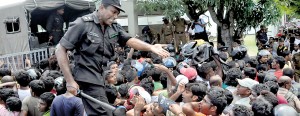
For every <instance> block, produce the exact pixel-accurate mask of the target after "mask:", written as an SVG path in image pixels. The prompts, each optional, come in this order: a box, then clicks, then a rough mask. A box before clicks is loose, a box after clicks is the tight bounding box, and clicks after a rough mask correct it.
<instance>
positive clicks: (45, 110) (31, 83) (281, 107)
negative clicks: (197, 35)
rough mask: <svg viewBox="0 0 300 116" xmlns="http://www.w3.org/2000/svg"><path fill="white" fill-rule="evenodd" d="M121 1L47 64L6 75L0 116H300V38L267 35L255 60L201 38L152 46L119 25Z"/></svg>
mask: <svg viewBox="0 0 300 116" xmlns="http://www.w3.org/2000/svg"><path fill="white" fill-rule="evenodd" d="M116 1H118V0H102V3H101V5H100V6H99V10H98V11H95V12H94V13H92V14H89V15H86V16H83V17H82V18H78V19H77V20H76V21H75V22H73V23H72V24H71V26H70V28H69V29H68V31H67V32H66V34H65V35H64V36H63V37H62V38H61V40H60V42H59V44H58V45H57V47H56V49H57V50H56V53H55V54H53V55H52V56H51V57H50V58H49V59H45V60H42V61H40V62H39V63H36V64H31V65H28V66H30V67H26V68H25V69H21V70H18V71H11V70H10V69H9V68H7V67H5V66H2V67H1V66H0V67H1V68H0V79H1V83H0V116H74V115H75V116H85V115H88V116H93V115H96V116H97V115H117V116H122V115H127V116H298V115H299V114H298V113H300V101H299V98H300V84H299V74H300V52H299V51H300V50H299V43H300V37H299V35H300V31H299V30H294V31H293V32H292V33H290V32H289V31H282V33H280V34H278V35H276V37H270V38H268V37H267V36H266V32H267V31H266V28H265V27H264V26H261V30H260V31H259V32H257V35H256V38H257V45H258V48H259V52H258V53H257V56H256V57H249V56H248V55H247V48H246V47H245V46H243V45H241V42H239V41H235V44H234V46H233V48H232V50H230V49H231V48H228V47H226V46H219V47H218V48H217V49H215V48H214V47H213V45H210V43H209V42H207V40H205V41H204V40H201V39H196V40H191V41H189V42H187V43H186V44H184V45H177V44H176V45H174V46H172V45H171V46H170V45H169V46H163V45H150V44H147V43H145V42H142V41H140V40H138V39H136V38H131V37H130V36H129V35H128V34H127V33H125V31H124V30H123V29H122V28H121V27H120V26H119V25H117V24H116V23H113V20H112V19H111V18H112V17H113V18H116V16H117V15H118V14H119V12H120V11H123V10H122V9H121V7H120V4H119V3H118V2H116ZM99 17H100V18H99ZM99 19H101V20H99ZM94 24H99V25H100V26H97V25H94ZM105 24H109V25H111V26H105ZM183 24H185V23H184V22H183ZM201 25H202V24H201ZM98 29H99V30H100V31H99V30H98ZM94 30H98V31H99V32H98V31H97V32H96V31H94ZM101 31H102V33H101ZM181 31H184V29H182V30H181ZM115 32H118V33H115ZM83 33H84V34H83ZM177 34H182V33H177ZM166 36H167V35H166ZM96 37H98V38H99V37H102V38H103V40H102V39H101V40H99V39H96ZM117 37H119V38H117ZM82 38H85V39H82ZM116 38H117V39H116ZM100 43H104V44H103V46H102V44H100ZM116 43H118V44H116ZM125 44H126V45H128V46H125ZM79 46H80V47H79ZM160 48H161V49H160ZM162 48H164V49H162ZM136 49H137V50H136ZM175 49H176V50H175ZM229 51H230V52H229ZM27 63H30V62H27ZM100 64H101V65H100ZM81 93H86V94H88V95H89V96H90V97H92V98H95V99H97V100H99V101H102V102H101V103H99V102H94V101H93V100H91V99H89V98H86V97H84V96H82V94H81ZM107 105H109V106H111V107H113V110H111V109H109V108H107V107H105V106H107Z"/></svg>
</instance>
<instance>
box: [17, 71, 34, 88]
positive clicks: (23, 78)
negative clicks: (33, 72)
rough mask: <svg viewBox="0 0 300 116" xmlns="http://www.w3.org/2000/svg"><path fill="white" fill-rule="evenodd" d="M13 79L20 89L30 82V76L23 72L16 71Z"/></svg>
mask: <svg viewBox="0 0 300 116" xmlns="http://www.w3.org/2000/svg"><path fill="white" fill-rule="evenodd" d="M15 78H16V81H17V82H18V83H19V85H20V86H21V87H26V86H28V85H29V83H30V81H31V78H30V75H29V74H28V72H26V71H25V70H20V71H17V72H16V73H15Z"/></svg>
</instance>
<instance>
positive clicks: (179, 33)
mask: <svg viewBox="0 0 300 116" xmlns="http://www.w3.org/2000/svg"><path fill="white" fill-rule="evenodd" d="M175 33H176V34H183V33H184V32H175Z"/></svg>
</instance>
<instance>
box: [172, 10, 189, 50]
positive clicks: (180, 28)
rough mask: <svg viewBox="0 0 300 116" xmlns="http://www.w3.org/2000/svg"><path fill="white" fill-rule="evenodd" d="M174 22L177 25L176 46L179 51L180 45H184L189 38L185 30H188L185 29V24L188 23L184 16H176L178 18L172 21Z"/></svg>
mask: <svg viewBox="0 0 300 116" xmlns="http://www.w3.org/2000/svg"><path fill="white" fill-rule="evenodd" d="M172 24H173V25H174V27H175V31H174V33H175V47H176V52H178V47H179V45H181V42H182V44H183V45H184V44H185V43H186V42H187V41H188V40H187V38H186V36H185V32H187V31H188V30H185V26H186V25H188V23H187V21H186V20H185V19H184V18H180V17H179V16H176V19H175V20H174V21H173V22H172Z"/></svg>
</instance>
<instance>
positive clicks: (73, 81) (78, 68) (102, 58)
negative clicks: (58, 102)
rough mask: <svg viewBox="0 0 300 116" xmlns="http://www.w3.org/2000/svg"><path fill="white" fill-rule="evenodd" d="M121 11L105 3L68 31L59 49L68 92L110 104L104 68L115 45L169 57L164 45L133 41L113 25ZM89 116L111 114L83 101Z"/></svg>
mask: <svg viewBox="0 0 300 116" xmlns="http://www.w3.org/2000/svg"><path fill="white" fill-rule="evenodd" d="M120 11H123V12H124V10H122V9H121V5H120V1H119V0H102V2H101V5H99V10H98V11H95V12H93V13H91V14H88V15H85V16H83V17H81V18H78V19H77V20H75V21H74V22H72V23H71V24H70V27H69V29H68V31H67V32H66V33H65V35H64V36H63V37H62V39H61V40H60V42H59V44H58V45H57V48H56V52H55V53H56V56H57V61H58V64H59V66H60V68H61V70H62V72H63V74H64V78H65V80H66V82H67V85H66V86H67V90H68V91H69V92H70V93H72V94H74V95H77V90H78V89H79V87H80V89H81V90H82V92H84V93H86V94H88V95H90V96H92V97H94V98H96V99H98V100H100V101H103V102H106V103H108V100H107V97H106V94H105V90H104V82H105V81H104V78H103V77H102V75H101V74H102V72H103V71H102V65H104V64H105V63H107V61H109V60H110V58H111V57H112V56H114V53H115V52H114V47H113V46H114V45H113V44H115V43H118V44H119V45H120V46H125V45H128V46H130V47H132V48H134V49H137V50H142V51H151V52H153V53H156V54H158V55H159V56H161V57H168V56H169V55H170V54H169V53H168V52H167V51H166V50H164V49H163V48H162V47H163V45H160V44H155V45H150V44H147V43H145V42H143V41H141V40H139V39H136V38H132V37H130V36H129V34H128V33H126V31H125V30H124V29H123V28H122V27H121V26H120V25H119V24H118V23H114V21H115V19H116V18H117V17H118V15H119V13H120ZM67 50H75V53H74V61H75V67H74V69H73V70H72V72H71V69H70V67H69V62H68V59H67ZM82 101H83V105H84V107H85V111H86V113H87V115H88V116H100V115H101V116H107V115H112V113H111V112H112V111H109V110H108V109H104V108H102V107H101V104H96V103H94V102H92V101H90V100H88V99H85V98H82Z"/></svg>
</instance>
